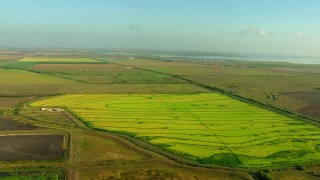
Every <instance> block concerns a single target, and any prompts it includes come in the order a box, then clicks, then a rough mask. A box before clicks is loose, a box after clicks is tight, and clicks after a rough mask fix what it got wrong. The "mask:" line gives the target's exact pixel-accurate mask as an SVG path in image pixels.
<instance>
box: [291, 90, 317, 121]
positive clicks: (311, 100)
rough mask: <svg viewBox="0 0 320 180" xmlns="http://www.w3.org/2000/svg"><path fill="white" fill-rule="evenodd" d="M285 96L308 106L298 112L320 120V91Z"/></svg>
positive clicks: (292, 93) (293, 93)
mask: <svg viewBox="0 0 320 180" xmlns="http://www.w3.org/2000/svg"><path fill="white" fill-rule="evenodd" d="M285 95H287V96H289V97H292V98H294V99H297V100H299V101H303V102H304V103H306V106H305V107H303V108H301V109H299V110H298V112H300V113H302V114H307V115H309V116H311V117H315V118H317V119H320V91H319V90H318V91H310V92H290V93H285Z"/></svg>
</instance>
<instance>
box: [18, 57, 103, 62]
mask: <svg viewBox="0 0 320 180" xmlns="http://www.w3.org/2000/svg"><path fill="white" fill-rule="evenodd" d="M19 61H21V62H53V63H54V62H100V61H97V60H94V59H90V58H61V57H25V58H22V59H20V60H19Z"/></svg>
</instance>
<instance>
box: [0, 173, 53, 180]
mask: <svg viewBox="0 0 320 180" xmlns="http://www.w3.org/2000/svg"><path fill="white" fill-rule="evenodd" d="M0 179H1V180H19V179H22V180H58V179H59V175H58V174H54V173H33V174H32V173H25V174H23V173H6V174H4V175H3V176H1V173H0Z"/></svg>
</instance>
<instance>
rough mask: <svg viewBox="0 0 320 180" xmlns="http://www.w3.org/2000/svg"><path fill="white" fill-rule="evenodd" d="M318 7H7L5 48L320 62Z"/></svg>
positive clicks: (0, 30) (270, 2) (75, 0)
mask: <svg viewBox="0 0 320 180" xmlns="http://www.w3.org/2000/svg"><path fill="white" fill-rule="evenodd" d="M319 7H320V1H317V0H295V1H292V0H291V1H290V0H282V1H276V0H261V1H256V0H242V1H237V2H235V1H234V0H225V1H217V0H199V1H193V0H153V1H150V0H149V1H148V0H135V1H132V0H108V1H103V0H90V1H85V0H69V1H63V0H55V1H39V0H26V1H19V0H1V6H0V21H1V24H0V48H8V47H16V48H110V49H133V50H134V49H136V50H168V51H201V52H203V51H207V52H228V53H257V54H279V55H303V56H320V24H319V22H318V21H319V19H320V11H319V10H318V8H319Z"/></svg>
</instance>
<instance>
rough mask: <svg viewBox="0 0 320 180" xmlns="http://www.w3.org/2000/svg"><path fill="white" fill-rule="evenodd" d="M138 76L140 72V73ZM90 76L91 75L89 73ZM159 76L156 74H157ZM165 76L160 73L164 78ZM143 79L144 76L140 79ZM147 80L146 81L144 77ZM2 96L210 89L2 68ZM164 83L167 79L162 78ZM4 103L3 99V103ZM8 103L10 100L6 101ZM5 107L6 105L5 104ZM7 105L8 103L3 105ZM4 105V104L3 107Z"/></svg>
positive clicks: (201, 90)
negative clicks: (87, 79) (102, 81)
mask: <svg viewBox="0 0 320 180" xmlns="http://www.w3.org/2000/svg"><path fill="white" fill-rule="evenodd" d="M137 76H138V75H137ZM88 77H90V75H88ZM154 77H155V78H156V79H157V78H158V77H157V76H154ZM162 78H163V77H161V76H159V79H160V80H161V79H162ZM126 79H129V76H126ZM141 79H143V78H141ZM142 81H144V80H142ZM0 82H1V83H0V95H11V96H19V95H50V94H57V93H73V94H75V93H96V94H100V93H103V94H105V93H115V94H119V93H120V94H123V93H188V92H207V90H205V89H202V88H199V87H197V86H193V85H190V84H179V83H177V84H174V83H169V84H158V83H151V82H150V83H145V84H144V83H138V84H134V83H130V80H129V82H123V83H118V84H115V83H111V84H88V83H81V82H77V81H74V80H69V79H66V78H62V77H59V76H50V75H47V74H42V73H34V72H29V71H24V70H18V69H17V70H16V69H0ZM162 82H163V83H165V79H163V80H162ZM1 104H3V103H2V100H1V98H0V105H1ZM6 104H8V103H6ZM2 107H3V106H2ZM4 107H5V106H4ZM0 108H1V107H0Z"/></svg>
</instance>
